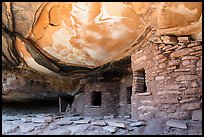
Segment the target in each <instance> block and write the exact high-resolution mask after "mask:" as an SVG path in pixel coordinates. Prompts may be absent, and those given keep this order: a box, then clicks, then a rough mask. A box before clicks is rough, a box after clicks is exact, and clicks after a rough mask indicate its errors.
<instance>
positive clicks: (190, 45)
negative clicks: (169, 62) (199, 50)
mask: <svg viewBox="0 0 204 137" xmlns="http://www.w3.org/2000/svg"><path fill="white" fill-rule="evenodd" d="M197 45H201V43H200V42H191V43H190V44H188V45H187V47H195V46H197Z"/></svg>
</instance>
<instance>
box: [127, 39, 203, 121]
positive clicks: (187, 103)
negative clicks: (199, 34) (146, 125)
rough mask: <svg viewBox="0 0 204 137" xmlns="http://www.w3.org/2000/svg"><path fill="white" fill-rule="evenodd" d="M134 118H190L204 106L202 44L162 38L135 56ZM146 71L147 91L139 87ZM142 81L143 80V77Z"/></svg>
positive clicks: (133, 66)
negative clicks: (139, 74) (203, 97)
mask: <svg viewBox="0 0 204 137" xmlns="http://www.w3.org/2000/svg"><path fill="white" fill-rule="evenodd" d="M131 59H132V69H133V84H132V86H133V87H132V89H133V92H132V97H131V98H132V99H131V100H132V106H131V107H132V109H131V116H132V117H133V118H137V119H138V118H139V119H144V120H147V119H151V118H175V119H189V118H191V115H192V113H193V111H194V110H197V109H200V108H201V103H202V99H201V96H202V42H198V41H191V40H190V38H189V37H187V36H185V37H174V36H162V37H161V38H160V39H159V38H158V39H154V40H153V42H149V43H147V44H145V45H144V46H143V47H142V48H141V49H138V50H137V51H135V52H134V53H133V55H132V58H131ZM142 69H144V71H145V78H144V80H143V81H145V83H146V87H147V91H146V92H145V93H139V92H138V90H142V87H141V86H140V87H139V88H138V84H140V83H142V81H140V82H138V79H139V76H137V74H138V73H139V70H142ZM141 79H142V78H141Z"/></svg>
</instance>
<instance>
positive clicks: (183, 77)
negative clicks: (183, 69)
mask: <svg viewBox="0 0 204 137" xmlns="http://www.w3.org/2000/svg"><path fill="white" fill-rule="evenodd" d="M197 78H198V76H197V75H180V76H178V77H177V78H176V81H191V80H195V79H197Z"/></svg>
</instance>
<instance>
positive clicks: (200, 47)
mask: <svg viewBox="0 0 204 137" xmlns="http://www.w3.org/2000/svg"><path fill="white" fill-rule="evenodd" d="M189 51H190V52H194V51H202V46H196V47H192V48H190V49H189Z"/></svg>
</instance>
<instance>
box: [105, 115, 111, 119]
mask: <svg viewBox="0 0 204 137" xmlns="http://www.w3.org/2000/svg"><path fill="white" fill-rule="evenodd" d="M113 118H114V115H110V116H103V119H113Z"/></svg>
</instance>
